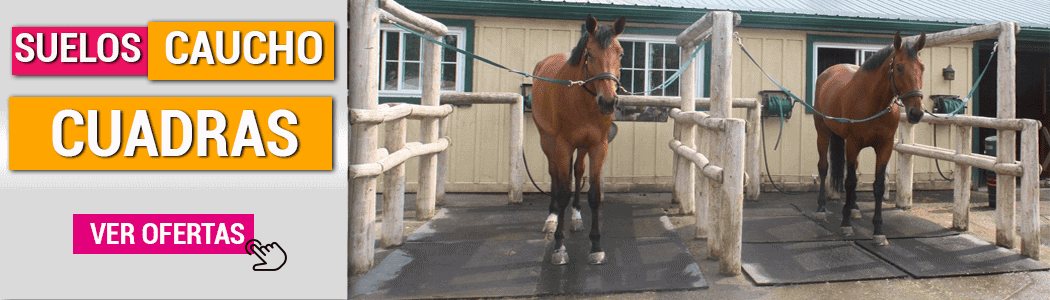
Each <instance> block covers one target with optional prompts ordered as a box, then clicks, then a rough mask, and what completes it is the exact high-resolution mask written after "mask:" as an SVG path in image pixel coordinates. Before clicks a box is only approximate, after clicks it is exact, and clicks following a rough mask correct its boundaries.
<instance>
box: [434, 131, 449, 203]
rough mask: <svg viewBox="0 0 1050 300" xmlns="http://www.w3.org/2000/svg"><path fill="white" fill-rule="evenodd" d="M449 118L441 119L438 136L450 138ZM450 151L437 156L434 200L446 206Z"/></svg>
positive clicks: (439, 153)
mask: <svg viewBox="0 0 1050 300" xmlns="http://www.w3.org/2000/svg"><path fill="white" fill-rule="evenodd" d="M449 116H451V115H448V116H444V117H441V121H439V124H438V136H439V137H448V127H449V120H448V119H449ZM448 151H449V150H448V149H446V150H445V151H441V152H438V154H437V189H436V191H435V195H434V200H435V202H436V203H437V204H438V205H445V184H447V183H448Z"/></svg>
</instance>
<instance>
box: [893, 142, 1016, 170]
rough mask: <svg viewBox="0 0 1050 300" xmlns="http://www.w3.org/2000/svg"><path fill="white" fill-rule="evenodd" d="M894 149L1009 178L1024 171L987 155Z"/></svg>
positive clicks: (926, 148)
mask: <svg viewBox="0 0 1050 300" xmlns="http://www.w3.org/2000/svg"><path fill="white" fill-rule="evenodd" d="M894 149H895V150H897V152H900V153H904V154H911V155H918V156H922V157H926V158H932V159H939V160H944V161H950V162H954V163H958V164H963V165H967V166H971V167H977V168H981V169H985V170H992V171H995V172H996V173H1000V174H1006V175H1010V176H1021V174H1023V171H1024V168H1023V167H1022V166H1021V164H1020V163H1015V164H1007V163H997V162H996V158H995V157H993V156H988V155H982V154H956V153H955V152H954V151H951V150H948V149H943V148H935V147H930V146H926V145H919V144H896V145H894Z"/></svg>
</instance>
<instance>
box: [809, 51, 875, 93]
mask: <svg viewBox="0 0 1050 300" xmlns="http://www.w3.org/2000/svg"><path fill="white" fill-rule="evenodd" d="M884 47H886V45H880V44H861V43H835V42H815V43H813V49H810V51H813V52H812V53H813V61H811V62H809V63H810V64H811V67H812V68H811V69H813V74H812V75H813V76H812V78H813V82H810V83H809V86H810V90H811V91H813V92H814V93H816V92H817V77H818V76H820V71H821V70H817V67H818V66H817V62H819V61H820V58H819V57H817V56H818V55H820V51H818V50H820V49H821V48H835V49H850V50H862V51H861V52H857V57H856V58H855V61H860V60H861V59H860V55H862V53H863V51H879V50H882V48H884ZM858 65H859V64H858ZM813 97H814V98H815V97H816V95H814V96H813Z"/></svg>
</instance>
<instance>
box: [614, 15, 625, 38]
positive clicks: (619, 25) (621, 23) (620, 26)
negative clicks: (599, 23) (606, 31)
mask: <svg viewBox="0 0 1050 300" xmlns="http://www.w3.org/2000/svg"><path fill="white" fill-rule="evenodd" d="M626 27H627V18H624V17H620V18H619V19H616V23H615V24H613V31H615V32H616V35H620V34H621V33H623V30H624V29H625V28H626Z"/></svg>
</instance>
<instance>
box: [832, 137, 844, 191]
mask: <svg viewBox="0 0 1050 300" xmlns="http://www.w3.org/2000/svg"><path fill="white" fill-rule="evenodd" d="M829 134H830V135H831V141H830V142H831V145H830V146H831V147H830V149H828V159H829V160H830V161H831V188H832V189H834V190H835V191H842V179H843V177H845V173H846V172H845V171H846V170H845V166H846V139H844V138H842V137H841V136H838V135H837V134H835V133H832V132H829Z"/></svg>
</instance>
